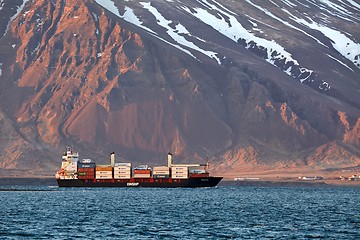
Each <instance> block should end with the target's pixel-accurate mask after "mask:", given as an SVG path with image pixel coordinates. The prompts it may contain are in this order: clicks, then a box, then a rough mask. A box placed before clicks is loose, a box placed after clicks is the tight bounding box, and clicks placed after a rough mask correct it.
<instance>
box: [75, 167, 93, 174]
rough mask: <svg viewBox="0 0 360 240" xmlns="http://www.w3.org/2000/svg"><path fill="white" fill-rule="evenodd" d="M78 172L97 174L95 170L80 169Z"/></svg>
mask: <svg viewBox="0 0 360 240" xmlns="http://www.w3.org/2000/svg"><path fill="white" fill-rule="evenodd" d="M78 172H90V173H94V172H95V168H78Z"/></svg>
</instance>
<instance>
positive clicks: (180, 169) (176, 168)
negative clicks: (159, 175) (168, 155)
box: [171, 167, 189, 171]
mask: <svg viewBox="0 0 360 240" xmlns="http://www.w3.org/2000/svg"><path fill="white" fill-rule="evenodd" d="M188 169H189V167H172V168H171V171H188Z"/></svg>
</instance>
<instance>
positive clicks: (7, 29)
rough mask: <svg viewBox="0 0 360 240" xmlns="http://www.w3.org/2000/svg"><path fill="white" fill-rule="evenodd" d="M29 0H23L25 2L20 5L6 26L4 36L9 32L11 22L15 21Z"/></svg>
mask: <svg viewBox="0 0 360 240" xmlns="http://www.w3.org/2000/svg"><path fill="white" fill-rule="evenodd" d="M28 1H29V0H23V3H22V4H21V5H20V6H18V8H17V10H16V13H15V14H14V16H12V17H11V18H10V20H9V22H8V24H7V27H6V31H5V33H4V35H3V36H5V35H6V34H7V32H8V31H9V29H10V25H11V23H12V22H13V21H14V19H15V18H17V16H18V15H19V13H20V12H21V11H22V10H23V9H24V7H25V4H26V3H27V2H28Z"/></svg>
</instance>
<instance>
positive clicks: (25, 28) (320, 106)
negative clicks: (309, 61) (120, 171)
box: [0, 0, 360, 176]
mask: <svg viewBox="0 0 360 240" xmlns="http://www.w3.org/2000/svg"><path fill="white" fill-rule="evenodd" d="M53 2H54V3H53ZM119 5H120V3H119ZM204 31H206V29H204ZM223 47H224V48H225V45H224V46H223ZM229 49H230V48H229ZM236 51H237V50H236ZM236 51H234V52H230V51H229V58H230V59H231V61H232V63H231V64H230V63H229V64H227V65H226V64H224V65H218V64H216V63H215V61H210V60H209V59H207V58H205V57H203V58H201V61H200V60H197V59H194V58H193V57H190V56H189V55H187V54H185V53H184V52H181V51H179V50H178V49H177V48H175V47H173V46H171V45H169V44H167V43H166V42H165V41H161V40H159V39H158V38H157V37H156V36H155V35H154V34H149V33H147V32H146V31H144V30H142V29H139V28H137V27H135V26H134V25H131V24H130V23H128V22H125V21H123V20H121V19H120V18H116V17H114V15H112V14H111V13H109V12H107V11H105V10H104V9H102V8H101V7H100V6H99V5H97V4H96V3H95V2H93V1H91V0H84V1H82V0H66V1H64V0H58V1H45V0H39V1H38V0H37V1H29V2H27V4H26V7H25V8H24V10H23V11H22V12H21V13H20V14H19V15H18V17H17V18H15V19H14V21H13V22H12V23H11V25H10V28H9V31H8V33H7V34H6V35H5V36H4V37H3V38H1V40H0V62H1V63H2V69H3V71H2V75H1V76H0V80H1V83H0V87H1V92H0V93H1V95H0V100H1V108H0V122H1V126H0V133H1V137H2V138H1V140H0V147H1V148H2V149H5V150H2V151H1V152H0V156H1V160H0V168H2V169H13V172H12V173H11V172H10V170H9V171H7V170H2V171H0V174H1V175H17V176H20V175H22V174H25V175H29V176H33V175H49V174H50V175H51V174H52V171H54V170H55V169H56V167H57V165H58V164H59V159H60V154H61V151H62V150H63V148H64V147H65V146H66V145H71V146H74V148H76V149H77V150H79V151H80V155H81V157H84V158H94V159H96V160H97V161H98V162H100V163H101V162H106V161H107V153H109V152H110V151H113V150H115V151H116V152H119V154H120V155H121V157H122V158H124V159H126V160H128V161H133V162H136V163H148V162H149V163H156V164H163V163H164V162H165V158H166V153H167V152H168V151H172V152H174V153H175V158H176V156H178V159H177V160H178V161H187V162H189V161H193V160H196V161H199V160H200V161H202V159H204V158H205V157H210V159H211V160H212V161H213V162H214V163H219V164H218V165H219V166H218V167H217V168H216V170H217V171H218V172H222V171H226V170H227V169H229V170H231V171H237V169H239V168H241V167H242V166H244V165H246V166H254V167H256V166H258V165H261V166H274V162H276V166H277V167H278V166H279V163H281V162H287V163H288V161H294V162H297V163H299V162H300V163H301V164H304V165H306V164H309V165H313V164H315V165H316V164H318V165H326V166H337V164H338V165H339V167H340V166H351V165H356V164H359V163H360V153H359V150H357V147H358V146H359V144H360V142H359V139H360V117H359V112H360V110H359V109H358V108H356V107H354V106H353V105H351V104H348V102H341V100H336V99H335V97H334V96H326V95H322V94H320V93H318V92H316V91H314V90H312V89H311V88H309V87H307V86H305V85H301V84H299V83H297V82H291V80H289V79H290V78H289V77H288V76H286V75H284V74H283V73H281V72H279V70H278V69H276V68H272V67H271V66H269V65H268V64H267V63H266V62H264V61H262V60H261V59H259V58H258V57H256V56H255V55H253V53H250V52H249V53H248V57H247V58H246V62H247V63H246V64H245V63H244V62H242V61H243V60H244V58H242V57H241V56H243V52H240V51H239V52H236ZM229 61H230V60H229ZM249 62H251V64H248V63H249ZM259 69H262V70H259ZM337 158H341V159H342V160H341V161H337V160H336V159H337ZM280 165H281V164H280ZM15 169H16V171H15ZM29 169H30V170H29ZM34 169H37V170H34Z"/></svg>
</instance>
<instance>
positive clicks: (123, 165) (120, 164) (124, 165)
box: [114, 163, 131, 167]
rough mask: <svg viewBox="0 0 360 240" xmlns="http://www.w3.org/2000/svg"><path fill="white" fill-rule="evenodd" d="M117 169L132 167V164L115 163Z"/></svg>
mask: <svg viewBox="0 0 360 240" xmlns="http://www.w3.org/2000/svg"><path fill="white" fill-rule="evenodd" d="M114 166H115V167H131V163H115V165H114Z"/></svg>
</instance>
